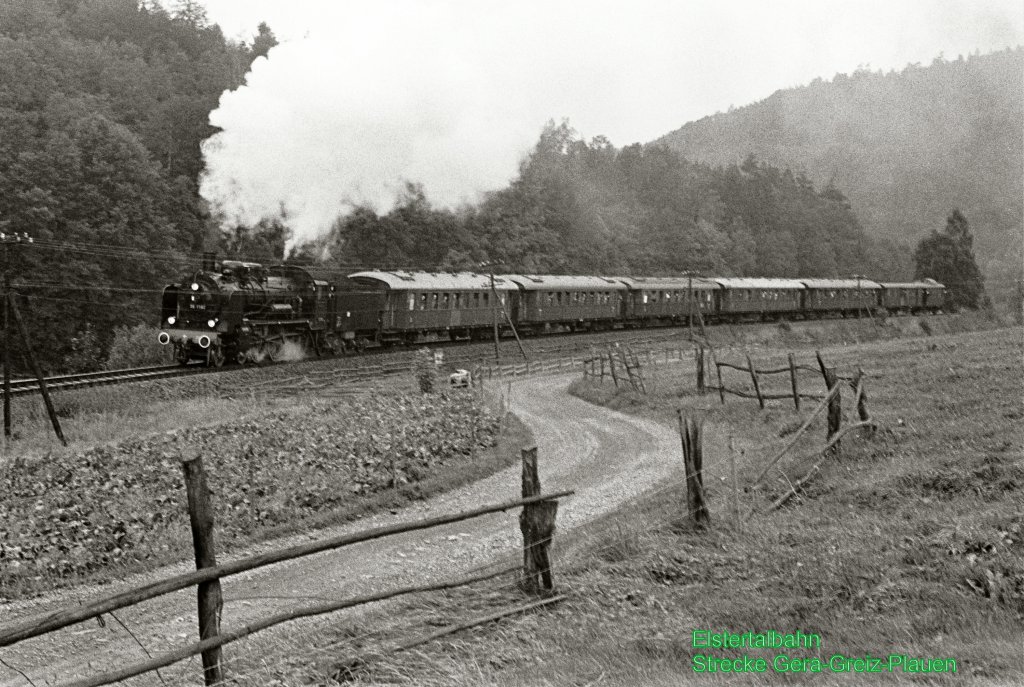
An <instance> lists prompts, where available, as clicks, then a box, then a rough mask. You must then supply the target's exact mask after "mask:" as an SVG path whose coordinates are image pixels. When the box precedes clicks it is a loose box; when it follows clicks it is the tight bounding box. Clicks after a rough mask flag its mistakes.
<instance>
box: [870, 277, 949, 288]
mask: <svg viewBox="0 0 1024 687" xmlns="http://www.w3.org/2000/svg"><path fill="white" fill-rule="evenodd" d="M880 286H881V287H882V288H883V289H944V288H946V287H945V286H944V285H942V284H940V283H939V282H937V281H935V280H934V279H925V280H924V281H909V282H893V281H883V282H881V284H880Z"/></svg>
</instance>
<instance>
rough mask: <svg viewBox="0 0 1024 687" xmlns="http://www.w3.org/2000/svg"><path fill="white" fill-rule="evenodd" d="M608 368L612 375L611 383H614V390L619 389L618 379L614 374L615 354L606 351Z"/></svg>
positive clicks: (609, 350)
mask: <svg viewBox="0 0 1024 687" xmlns="http://www.w3.org/2000/svg"><path fill="white" fill-rule="evenodd" d="M608 368H609V371H610V372H611V374H612V381H613V382H615V388H616V389H618V388H619V377H618V375H616V374H615V353H613V352H612V350H611V349H610V348H609V349H608Z"/></svg>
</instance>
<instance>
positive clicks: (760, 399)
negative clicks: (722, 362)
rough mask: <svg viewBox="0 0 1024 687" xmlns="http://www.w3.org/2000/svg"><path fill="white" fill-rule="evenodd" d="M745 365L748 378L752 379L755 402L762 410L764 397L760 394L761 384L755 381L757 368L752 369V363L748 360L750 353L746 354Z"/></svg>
mask: <svg viewBox="0 0 1024 687" xmlns="http://www.w3.org/2000/svg"><path fill="white" fill-rule="evenodd" d="M747 367H749V368H750V378H751V379H753V380H754V393H755V394H757V403H758V405H760V406H761V410H764V398H763V397H762V396H761V385H760V384H758V382H757V370H755V369H754V363H752V362H751V361H750V354H749V353H748V354H747Z"/></svg>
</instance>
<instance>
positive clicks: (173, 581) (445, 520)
mask: <svg viewBox="0 0 1024 687" xmlns="http://www.w3.org/2000/svg"><path fill="white" fill-rule="evenodd" d="M574 493H575V491H573V490H565V491H559V492H555V493H552V494H542V495H540V496H534V497H531V498H525V499H523V498H520V499H515V500H512V501H506V502H504V503H497V504H493V505H488V506H482V507H480V508H474V509H472V510H466V511H462V512H459V513H453V514H451V515H441V516H437V517H434V518H428V519H426V520H420V521H416V522H406V523H399V524H396V525H387V526H384V527H376V528H373V529H369V530H364V531H362V532H356V533H353V534H345V535H339V536H336V537H330V538H328V539H324V540H322V541H317V542H310V543H308V544H299V545H297V546H292V547H289V548H286V549H280V550H277V551H269V552H267V553H263V554H260V555H257V556H250V557H248V558H243V559H240V560H237V561H232V562H230V563H222V564H220V565H217V566H214V567H210V568H203V569H201V570H196V571H195V572H190V573H182V574H180V575H174V576H172V577H168V578H165V579H162V580H157V581H156V582H151V583H150V584H147V585H142V586H139V587H135V588H132V589H129V590H126V591H123V592H118V593H116V594H111V595H109V596H105V597H102V598H100V599H97V600H95V601H92V602H90V603H86V604H82V605H80V606H73V607H70V608H65V609H62V610H59V611H56V612H53V613H48V614H45V615H42V616H40V617H33V618H28V619H25V620H20V621H17V622H15V623H11V624H9V625H6V626H3V627H0V647H5V646H10V645H11V644H14V643H16V642H20V641H23V640H25V639H30V638H32V637H38V636H39V635H42V634H46V633H48V632H53V631H54V630H59V629H61V628H64V627H67V626H69V625H74V624H75V623H80V622H82V621H83V620H89V619H91V618H96V617H98V616H100V615H103V614H104V613H109V612H111V611H116V610H118V609H119V608H125V607H127V606H132V605H135V604H137V603H140V602H142V601H146V600H149V599H153V598H156V597H158V596H164V595H166V594H170V593H172V592H176V591H179V590H182V589H185V588H187V587H194V586H197V585H199V584H201V583H204V582H210V581H212V580H217V579H222V578H224V577H229V576H231V575H237V574H238V573H242V572H246V571H249V570H255V569H257V568H262V567H265V566H268V565H272V564H274V563H280V562H282V561H287V560H292V559H295V558H301V557H303V556H309V555H311V554H314V553H320V552H322V551H331V550H334V549H339V548H342V547H344V546H349V545H352V544H357V543H359V542H364V541H370V540H373V539H380V538H382V537H387V536H391V535H394V534H401V533H403V532H414V531H416V530H423V529H429V528H432V527H437V526H439V525H447V524H449V523H454V522H461V521H463V520H469V519H471V518H476V517H480V516H481V515H487V514H488V513H497V512H500V511H506V510H509V509H511V508H517V507H520V506H527V505H530V504H534V503H541V502H543V501H551V500H554V499H559V498H563V497H566V496H571V495H572V494H574Z"/></svg>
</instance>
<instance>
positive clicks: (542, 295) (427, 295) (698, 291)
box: [159, 258, 945, 367]
mask: <svg viewBox="0 0 1024 687" xmlns="http://www.w3.org/2000/svg"><path fill="white" fill-rule="evenodd" d="M944 305H945V287H944V286H943V285H942V284H939V283H937V282H935V281H934V280H931V279H928V280H924V281H920V282H910V283H881V282H874V281H870V280H867V279H863V278H857V279H752V278H727V277H653V278H652V277H596V276H562V275H519V274H507V275H494V276H489V275H482V274H474V273H469V272H455V273H437V272H398V271H377V270H374V271H366V272H356V273H354V274H349V275H345V276H337V277H334V278H332V279H331V280H327V279H317V278H315V277H314V276H313V275H312V274H311V273H310V272H309V271H307V270H305V269H303V268H301V267H297V266H294V265H277V266H273V267H264V266H263V265H260V264H257V263H251V262H240V261H224V262H223V263H220V264H219V265H217V264H215V263H214V262H213V261H212V259H210V258H204V264H203V268H202V269H200V270H198V271H196V272H194V273H192V274H190V275H186V277H185V278H183V279H182V280H181V281H180V282H179V283H176V284H171V285H169V286H167V287H166V288H165V289H164V292H163V301H162V307H161V326H162V329H161V331H160V334H159V341H160V343H162V344H166V345H173V346H174V351H175V356H176V358H177V360H178V361H179V362H180V363H182V364H186V363H189V362H193V361H201V362H203V363H205V364H206V365H209V366H211V367H220V366H222V365H224V364H225V362H237V363H242V364H244V363H250V362H260V361H263V360H270V361H274V360H277V359H280V358H281V357H282V356H283V355H285V354H286V351H287V349H288V347H289V346H292V347H299V348H301V349H303V350H304V351H308V352H312V353H314V354H316V355H326V354H337V353H341V352H344V351H346V350H361V349H362V348H364V347H365V346H368V345H379V346H390V345H394V344H407V345H412V344H415V343H416V342H418V341H421V340H423V339H425V338H428V337H447V338H449V339H452V340H456V339H483V338H488V337H489V336H492V335H493V332H494V330H497V331H498V333H499V335H502V334H505V333H510V332H511V330H512V329H513V328H515V329H516V331H518V332H519V333H521V334H525V335H534V334H544V333H547V332H554V331H594V330H601V329H613V328H625V327H645V326H654V325H671V324H682V323H686V322H688V321H689V320H691V319H697V318H699V319H702V320H703V321H704V322H708V323H714V322H743V321H765V320H779V319H813V318H822V317H856V316H861V315H864V314H866V313H873V312H886V313H891V314H904V313H910V314H916V313H920V312H928V313H937V312H942V310H943V307H944Z"/></svg>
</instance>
